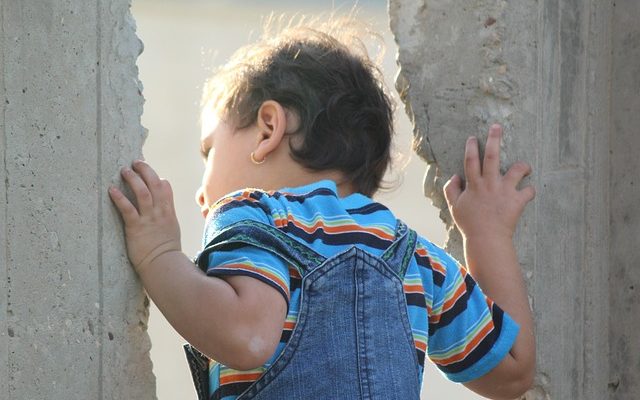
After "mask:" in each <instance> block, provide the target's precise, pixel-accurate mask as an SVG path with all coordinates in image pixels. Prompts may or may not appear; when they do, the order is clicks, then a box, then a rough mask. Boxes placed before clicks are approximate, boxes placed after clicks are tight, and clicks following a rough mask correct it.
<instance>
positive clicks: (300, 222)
mask: <svg viewBox="0 0 640 400" xmlns="http://www.w3.org/2000/svg"><path fill="white" fill-rule="evenodd" d="M241 220H255V221H259V222H262V223H266V224H270V225H271V226H274V227H276V228H278V229H280V230H282V231H283V232H285V233H286V234H288V235H290V236H291V237H293V238H294V239H296V240H298V241H300V242H301V243H304V244H305V245H307V246H309V247H310V248H312V249H313V250H315V251H316V252H317V253H319V254H321V255H323V256H325V257H327V258H329V257H331V256H332V255H334V254H337V253H339V252H342V251H344V250H347V249H348V248H349V247H351V246H353V245H355V246H358V247H359V248H361V249H363V250H365V251H367V252H369V253H371V254H372V255H374V256H380V255H382V253H383V252H384V250H385V249H387V247H389V245H390V244H391V243H392V242H393V240H394V235H395V228H396V222H397V219H396V217H395V216H394V215H393V213H392V212H391V211H390V210H389V209H388V208H387V207H385V206H384V205H382V204H380V203H378V202H375V201H374V200H372V199H371V198H369V197H367V196H364V195H362V194H359V193H354V194H352V195H350V196H347V197H344V198H340V197H338V195H337V190H336V184H335V182H333V181H332V180H321V181H317V182H314V183H312V184H309V185H305V186H298V187H293V188H283V189H281V190H278V191H268V192H266V191H262V190H258V189H246V190H243V191H237V192H233V193H230V194H228V195H227V196H225V197H223V198H221V199H220V200H218V202H216V204H215V205H214V207H213V208H212V211H211V212H210V213H209V215H208V218H207V220H206V224H205V230H204V235H203V247H204V246H205V245H206V244H207V243H209V241H211V239H212V238H213V237H215V235H216V234H217V232H219V231H221V230H222V229H224V228H225V227H227V226H229V225H231V224H233V223H235V222H238V221H241ZM234 274H242V275H247V276H253V277H255V278H256V279H260V280H261V281H263V282H266V283H267V284H269V285H271V286H273V287H274V288H275V289H276V290H278V291H279V292H280V293H281V294H282V296H283V297H284V299H285V300H286V302H287V317H286V320H285V323H284V327H283V330H282V336H281V338H280V343H279V344H278V346H277V348H276V351H275V352H274V354H273V355H272V356H271V358H270V359H269V360H268V361H267V362H266V363H265V364H264V365H263V366H261V367H258V368H255V369H251V370H245V371H239V370H234V369H231V368H228V367H227V366H225V365H223V364H220V363H218V362H216V361H215V360H211V361H210V363H209V381H210V384H209V388H210V395H211V396H213V397H210V398H215V399H222V400H231V399H235V398H236V397H237V396H239V395H240V394H241V393H242V392H243V391H244V390H245V389H247V388H248V387H249V385H251V383H252V382H254V381H255V380H257V379H258V378H259V377H260V376H261V375H262V373H263V372H264V371H265V370H266V369H267V368H269V366H270V365H271V364H272V363H273V362H274V361H275V359H276V358H277V357H278V355H279V354H280V353H281V351H282V349H283V348H284V346H285V344H286V343H287V341H288V340H289V337H290V336H291V332H292V330H293V329H294V327H295V324H296V319H297V315H298V309H299V306H300V293H301V288H300V283H301V277H300V275H299V273H298V271H297V270H296V269H295V268H294V267H293V266H291V265H287V263H286V262H285V261H284V260H283V259H281V258H280V257H278V256H276V255H274V254H273V253H270V252H268V251H266V250H263V249H260V248H257V247H255V246H251V245H246V246H243V247H234V248H233V250H230V251H224V250H219V251H214V252H211V253H210V254H209V260H208V267H207V275H210V276H220V275H234ZM403 286H404V292H405V296H406V303H407V310H408V315H409V320H410V325H411V329H412V333H413V339H414V344H415V351H416V354H417V356H418V357H417V359H418V364H419V370H420V383H422V373H423V371H424V359H425V355H426V356H427V357H428V358H429V359H430V360H431V361H432V362H433V363H435V365H436V366H437V367H438V368H439V369H440V371H442V373H443V374H444V375H445V376H446V377H447V378H448V379H450V380H452V381H454V382H465V381H469V380H473V379H475V378H478V377H480V376H482V375H484V374H485V373H487V372H489V371H490V370H491V369H492V368H493V367H495V366H496V365H497V364H498V363H499V362H500V361H501V360H502V358H503V357H504V356H505V355H506V354H507V352H508V351H509V350H510V349H511V346H512V345H513V342H514V340H515V338H516V336H517V333H518V329H519V328H518V325H517V324H516V323H515V322H514V321H513V320H512V319H511V318H510V317H509V315H507V314H506V313H505V312H503V311H502V310H501V309H500V308H499V307H498V306H497V305H496V304H495V303H494V302H493V301H491V299H489V298H488V297H486V296H485V295H484V294H483V293H482V291H481V289H480V287H479V286H478V285H476V283H475V281H474V280H473V278H472V277H471V275H470V274H469V273H467V271H466V269H465V268H464V267H463V266H462V265H461V264H460V263H459V262H458V261H457V260H456V259H454V258H453V257H452V256H450V255H449V254H448V253H446V252H445V251H444V250H443V249H442V248H440V247H439V246H437V245H435V244H433V243H431V242H430V241H429V240H428V239H426V238H424V237H422V236H418V243H417V246H416V250H415V253H414V257H413V258H412V260H411V262H410V263H409V265H408V267H407V270H406V274H405V277H404V282H403Z"/></svg>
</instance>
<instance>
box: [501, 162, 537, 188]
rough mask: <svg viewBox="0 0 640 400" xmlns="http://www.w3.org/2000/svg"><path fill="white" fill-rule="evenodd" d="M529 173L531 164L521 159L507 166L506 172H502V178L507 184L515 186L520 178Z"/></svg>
mask: <svg viewBox="0 0 640 400" xmlns="http://www.w3.org/2000/svg"><path fill="white" fill-rule="evenodd" d="M529 174H531V165H529V164H527V163H526V162H523V161H518V162H516V163H514V164H513V165H512V166H511V167H510V168H509V170H508V171H507V173H506V174H504V178H503V180H504V182H505V183H507V184H508V185H509V186H511V187H516V186H518V183H520V181H521V180H522V178H524V177H525V176H527V175H529Z"/></svg>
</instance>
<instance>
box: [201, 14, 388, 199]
mask: <svg viewBox="0 0 640 400" xmlns="http://www.w3.org/2000/svg"><path fill="white" fill-rule="evenodd" d="M273 22H274V20H273V18H271V19H269V20H268V21H267V23H266V25H265V33H264V35H263V37H262V38H261V40H260V41H258V42H257V43H254V44H251V45H248V46H245V47H242V48H240V49H239V50H237V51H236V52H235V53H234V54H233V56H232V57H231V58H230V60H229V61H228V62H227V63H226V64H225V65H224V66H222V67H220V69H219V70H218V71H217V72H216V73H215V75H214V76H213V77H212V78H211V79H209V80H208V82H207V84H206V85H205V89H204V93H203V99H202V121H201V122H202V129H203V131H202V132H203V134H202V139H203V148H205V152H206V151H207V150H208V148H210V147H213V148H214V149H215V152H216V154H215V157H213V155H210V156H209V157H208V159H207V171H206V172H205V177H204V179H203V187H202V188H201V190H199V193H198V201H199V203H200V204H201V206H202V205H204V206H208V205H210V204H211V203H212V202H215V200H217V199H218V198H219V197H221V196H222V195H224V194H226V193H228V192H230V191H233V190H237V189H241V188H244V187H257V188H262V189H265V190H270V189H277V188H278V187H277V186H278V185H279V186H294V185H295V184H297V183H299V182H297V181H301V179H300V176H301V175H300V174H312V175H313V176H319V177H336V179H335V180H340V179H341V180H343V181H344V182H345V183H347V184H348V185H349V186H350V187H351V188H352V191H356V192H360V193H363V194H365V195H368V196H372V195H373V194H374V193H375V192H376V191H377V190H378V189H379V188H380V186H381V182H382V178H383V175H384V173H385V171H386V170H387V168H388V167H389V165H390V162H391V145H392V136H393V112H394V109H395V103H394V102H393V100H392V98H391V96H390V95H389V94H388V93H387V90H386V88H385V86H384V83H383V82H384V81H383V77H382V73H381V72H380V70H379V69H378V67H377V65H376V63H374V62H373V61H371V60H370V59H369V57H368V55H367V49H366V46H365V45H364V44H363V43H362V41H361V40H360V39H359V37H358V36H357V34H358V31H357V30H356V28H355V27H356V26H358V25H359V24H360V26H362V25H361V22H360V21H358V20H356V19H355V18H354V17H353V16H351V15H350V16H347V17H340V18H333V17H331V18H329V21H328V22H319V20H315V21H305V20H304V17H303V18H302V20H300V21H299V22H298V23H297V24H296V25H293V24H292V21H290V22H289V25H288V26H287V27H285V28H284V29H281V30H280V31H279V32H277V34H275V35H273V34H272V33H271V32H270V30H272V29H273V26H274V24H273ZM369 34H372V33H371V32H370V31H369ZM374 35H375V34H374ZM378 37H379V36H378ZM214 141H215V143H214ZM223 148H224V150H222V149H223ZM222 151H224V154H221V152H222ZM252 156H253V159H254V161H258V162H261V161H263V160H264V161H266V162H264V163H261V164H256V163H255V162H252V161H251V157H252ZM212 158H216V159H217V160H212ZM277 163H280V165H279V166H278V167H277V168H275V165H276V164H277ZM269 164H271V165H272V166H274V169H270V167H269ZM323 173H327V174H333V175H322V174H323ZM314 174H315V175H314ZM270 185H275V186H274V187H270ZM207 186H208V187H207ZM207 191H209V195H208V196H207ZM203 197H206V198H203ZM203 203H204V204H203Z"/></svg>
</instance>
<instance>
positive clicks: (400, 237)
mask: <svg viewBox="0 0 640 400" xmlns="http://www.w3.org/2000/svg"><path fill="white" fill-rule="evenodd" d="M416 243H417V234H416V232H415V231H414V230H413V229H411V228H409V227H408V226H407V225H406V224H405V223H404V222H402V221H401V220H400V219H398V222H397V226H396V240H395V241H394V242H393V243H392V244H391V246H389V247H388V248H387V250H385V252H384V253H383V254H382V259H383V260H384V261H386V262H387V264H388V265H389V266H390V267H391V268H393V269H394V270H395V271H396V272H397V273H398V276H400V278H402V277H404V274H405V272H406V270H407V266H408V265H409V262H410V261H411V257H412V256H413V253H414V252H415V249H416Z"/></svg>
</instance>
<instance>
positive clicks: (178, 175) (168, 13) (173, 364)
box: [132, 0, 482, 400]
mask: <svg viewBox="0 0 640 400" xmlns="http://www.w3.org/2000/svg"><path fill="white" fill-rule="evenodd" d="M354 4H357V6H358V8H359V10H360V11H359V13H358V14H359V15H360V16H361V17H362V18H365V19H367V20H369V21H370V22H371V23H372V24H373V26H374V27H375V29H376V30H377V31H378V32H379V33H380V34H381V35H383V37H384V41H385V45H386V49H385V55H384V59H383V61H382V63H381V70H382V71H383V72H384V74H385V80H386V84H387V86H388V88H389V92H390V93H391V94H392V95H393V97H394V99H395V101H396V104H397V109H396V115H395V118H396V121H395V128H396V133H397V136H396V140H395V149H396V151H397V152H398V153H399V155H400V158H399V159H398V161H397V162H396V167H397V168H396V170H395V171H392V172H391V176H389V177H388V178H389V179H396V178H397V177H400V178H401V180H400V181H398V184H397V185H396V189H395V190H393V191H390V192H386V193H380V194H378V195H377V196H376V198H375V199H376V200H377V201H379V202H381V203H384V204H385V205H387V206H388V207H389V208H391V209H392V210H393V211H394V212H395V213H396V215H397V216H398V217H399V218H401V219H403V220H404V221H406V222H408V223H409V224H410V225H411V226H412V227H413V228H414V229H415V230H416V231H417V232H418V233H419V234H421V235H423V236H425V237H426V238H428V239H429V240H431V241H432V242H434V243H436V244H438V245H442V244H443V243H444V240H445V238H446V232H445V228H444V225H443V224H442V223H441V221H440V219H439V218H438V210H437V209H436V208H434V207H433V206H432V205H431V203H430V201H429V200H428V199H427V198H425V197H424V195H423V193H422V180H423V175H424V171H425V167H426V164H425V163H424V162H422V160H420V159H419V158H418V157H417V156H416V155H415V154H413V153H412V152H411V149H410V146H411V138H412V126H411V123H410V121H409V119H408V118H407V116H406V114H405V112H404V107H403V105H402V103H401V102H400V100H399V98H398V95H397V92H396V91H395V88H394V79H395V74H396V72H397V66H396V61H395V57H396V52H397V47H396V44H395V42H394V40H393V36H392V34H391V31H390V30H389V20H388V16H387V3H386V0H369V1H366V0H361V1H358V2H355V1H339V0H334V1H331V0H315V1H311V0H298V1H295V2H294V1H291V0H289V1H284V0H281V1H280V0H278V1H276V0H273V1H256V0H252V1H247V0H245V1H242V2H238V1H213V0H210V1H203V0H134V1H133V5H132V12H133V15H134V17H135V19H136V24H137V32H138V36H139V37H140V38H141V39H142V41H143V42H144V51H143V53H142V54H141V56H140V58H139V59H138V67H139V72H140V80H141V81H142V84H143V86H144V93H143V94H144V97H145V99H146V101H145V104H144V114H143V116H142V124H143V125H144V126H145V127H146V128H147V129H148V130H149V135H148V137H147V139H146V142H145V145H144V149H143V152H144V156H145V159H146V160H147V161H149V163H150V164H151V165H152V166H153V167H154V168H155V169H156V171H157V172H158V174H159V175H160V176H161V177H163V178H166V179H168V180H169V181H170V182H171V184H172V186H173V189H174V197H175V203H176V208H177V213H178V218H179V220H180V226H181V233H182V246H183V250H184V252H185V253H186V254H187V255H189V256H195V255H196V253H197V252H198V250H199V249H200V246H201V234H202V231H203V228H204V225H203V223H204V220H203V218H202V215H201V214H200V211H199V207H198V206H197V205H196V203H195V192H196V190H197V188H198V187H199V185H200V182H201V177H202V172H203V171H204V164H203V162H202V159H201V157H200V154H199V150H198V149H199V138H200V126H199V124H198V118H199V112H200V109H199V104H200V97H201V91H202V87H203V84H204V82H205V80H206V79H207V78H208V77H209V76H210V75H211V73H212V72H213V71H214V69H215V67H216V66H217V65H219V64H223V63H224V62H225V61H226V60H227V58H228V57H229V56H230V55H231V54H232V53H233V51H234V50H236V49H237V48H238V47H240V46H242V45H244V44H247V43H250V42H252V41H254V40H256V39H257V38H258V37H259V36H260V34H261V28H262V23H263V17H265V16H267V15H268V14H270V13H271V12H274V13H275V14H276V15H278V14H281V13H285V14H286V15H287V16H294V15H301V14H305V15H306V14H309V15H316V14H318V13H328V12H330V11H331V10H336V12H337V13H340V12H345V13H346V12H348V11H349V10H350V9H351V8H352V7H353V6H354ZM377 51H378V49H377V48H374V47H372V48H371V51H370V55H371V56H372V58H374V57H375V55H376V53H377ZM405 164H406V166H405ZM401 167H404V168H403V169H401ZM198 311H206V310H198ZM150 313H151V314H150V319H149V335H150V337H151V342H152V348H151V359H152V362H153V372H154V373H155V376H156V380H157V394H158V400H170V399H195V398H196V395H195V391H194V389H193V384H192V381H191V375H190V373H189V367H188V365H187V362H186V358H185V355H184V351H183V349H182V344H183V343H185V340H184V339H183V338H182V337H181V336H180V335H178V334H177V333H176V332H175V331H174V329H173V328H172V327H171V325H169V323H168V322H167V321H166V320H165V318H164V317H163V315H162V314H161V313H160V312H159V311H158V309H157V308H156V307H155V305H154V304H153V302H152V303H151V309H150ZM431 398H439V399H461V400H470V399H481V398H482V397H480V396H477V395H475V394H473V393H472V392H470V391H468V390H467V389H466V388H464V387H463V386H462V385H459V384H455V383H452V382H449V381H447V380H446V379H445V378H444V377H443V376H442V375H441V374H440V373H439V372H438V370H437V369H435V368H434V367H433V366H432V365H431V364H430V363H429V362H428V361H427V362H426V365H425V375H424V378H423V388H422V399H431Z"/></svg>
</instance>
